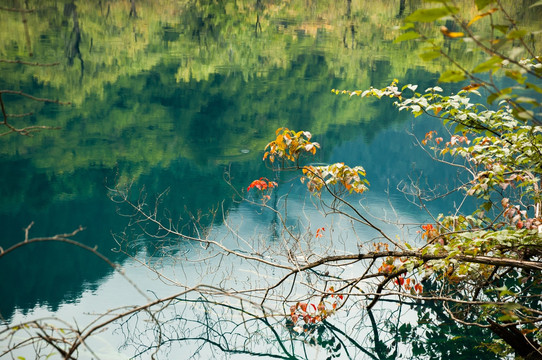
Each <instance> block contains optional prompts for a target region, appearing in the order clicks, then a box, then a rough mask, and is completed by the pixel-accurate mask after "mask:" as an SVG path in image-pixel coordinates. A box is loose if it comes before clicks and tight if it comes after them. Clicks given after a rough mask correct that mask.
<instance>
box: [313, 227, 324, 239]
mask: <svg viewBox="0 0 542 360" xmlns="http://www.w3.org/2000/svg"><path fill="white" fill-rule="evenodd" d="M324 231H326V229H325V228H323V227H321V228H320V229H318V230H316V236H315V237H316V238H321V237H324Z"/></svg>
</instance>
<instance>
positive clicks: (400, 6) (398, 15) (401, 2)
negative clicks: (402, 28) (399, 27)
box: [397, 0, 405, 18]
mask: <svg viewBox="0 0 542 360" xmlns="http://www.w3.org/2000/svg"><path fill="white" fill-rule="evenodd" d="M404 12H405V0H401V1H400V2H399V13H398V14H397V18H400V17H402V16H403V13H404Z"/></svg>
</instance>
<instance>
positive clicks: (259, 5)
mask: <svg viewBox="0 0 542 360" xmlns="http://www.w3.org/2000/svg"><path fill="white" fill-rule="evenodd" d="M262 8H263V6H262V0H256V25H255V27H254V32H255V33H256V35H258V31H260V32H262V24H260V11H261V10H262Z"/></svg>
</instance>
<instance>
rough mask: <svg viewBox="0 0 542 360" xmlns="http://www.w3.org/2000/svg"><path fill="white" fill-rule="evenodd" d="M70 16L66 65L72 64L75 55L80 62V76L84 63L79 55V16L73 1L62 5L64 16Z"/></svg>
mask: <svg viewBox="0 0 542 360" xmlns="http://www.w3.org/2000/svg"><path fill="white" fill-rule="evenodd" d="M70 15H71V16H72V19H73V29H72V32H71V33H70V36H69V38H68V42H67V43H66V57H67V58H68V65H69V66H72V65H73V60H74V59H75V58H76V57H77V58H78V59H79V61H80V62H81V78H82V77H83V70H84V68H85V63H84V62H83V57H82V56H81V51H80V50H79V45H80V44H81V28H80V27H79V17H78V15H77V7H76V6H75V3H73V2H71V3H69V4H65V5H64V16H70Z"/></svg>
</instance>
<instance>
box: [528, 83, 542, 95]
mask: <svg viewBox="0 0 542 360" xmlns="http://www.w3.org/2000/svg"><path fill="white" fill-rule="evenodd" d="M525 85H527V89H533V90H534V91H536V92H538V93H541V94H542V88H541V87H539V86H537V85H535V84H531V83H525Z"/></svg>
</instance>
